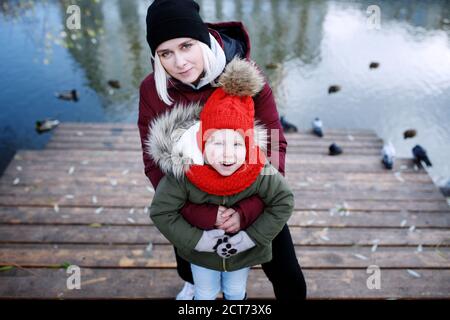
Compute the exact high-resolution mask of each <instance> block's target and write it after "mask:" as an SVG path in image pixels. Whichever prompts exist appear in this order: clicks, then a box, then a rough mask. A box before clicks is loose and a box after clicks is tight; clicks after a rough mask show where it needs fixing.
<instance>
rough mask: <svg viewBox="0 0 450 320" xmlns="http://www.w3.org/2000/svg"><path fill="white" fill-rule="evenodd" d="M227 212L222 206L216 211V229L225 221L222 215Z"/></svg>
mask: <svg viewBox="0 0 450 320" xmlns="http://www.w3.org/2000/svg"><path fill="white" fill-rule="evenodd" d="M225 210H227V208H226V207H224V206H219V209H218V210H217V218H216V227H217V226H220V225H221V224H222V223H224V222H225V221H226V220H227V219H228V218H227V219H225V218H224V217H222V214H223V213H224V212H225Z"/></svg>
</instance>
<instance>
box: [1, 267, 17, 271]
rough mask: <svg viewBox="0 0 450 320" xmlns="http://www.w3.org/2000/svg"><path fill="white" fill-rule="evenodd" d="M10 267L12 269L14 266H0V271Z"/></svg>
mask: <svg viewBox="0 0 450 320" xmlns="http://www.w3.org/2000/svg"><path fill="white" fill-rule="evenodd" d="M11 269H14V266H3V267H0V272H1V271H8V270H11Z"/></svg>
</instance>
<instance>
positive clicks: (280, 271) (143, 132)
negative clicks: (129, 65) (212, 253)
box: [138, 0, 306, 300]
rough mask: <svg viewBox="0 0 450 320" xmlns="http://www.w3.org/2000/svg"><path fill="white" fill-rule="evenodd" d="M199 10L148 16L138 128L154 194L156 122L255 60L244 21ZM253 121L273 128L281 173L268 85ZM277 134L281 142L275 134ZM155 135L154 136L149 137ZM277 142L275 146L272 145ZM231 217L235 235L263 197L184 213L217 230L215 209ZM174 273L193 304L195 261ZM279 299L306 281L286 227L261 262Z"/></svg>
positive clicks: (178, 7) (191, 7) (163, 6)
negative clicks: (205, 16) (219, 19)
mask: <svg viewBox="0 0 450 320" xmlns="http://www.w3.org/2000/svg"><path fill="white" fill-rule="evenodd" d="M199 9H200V8H199V6H198V4H197V3H196V2H194V1H192V0H156V1H154V2H153V3H152V5H150V7H149V8H148V11H147V19H146V22H147V42H148V44H149V46H150V49H151V53H152V58H153V69H154V72H153V73H151V74H150V75H149V76H147V77H146V78H145V79H144V81H142V83H141V87H140V101H139V119H138V127H139V132H140V136H141V142H142V149H143V159H144V166H145V174H146V175H147V177H148V178H149V179H150V182H151V183H152V185H153V187H154V188H155V189H157V186H158V184H159V181H160V180H161V178H162V177H163V176H164V174H163V173H162V171H161V170H160V169H159V167H158V166H157V165H156V164H155V163H154V162H153V160H152V159H151V157H150V156H149V155H148V153H147V152H145V148H146V145H145V141H146V139H147V137H148V134H149V125H150V123H151V122H152V120H153V119H155V118H156V117H159V116H161V115H162V114H164V113H165V112H166V111H167V110H168V109H170V108H171V106H173V105H174V104H175V103H176V104H186V105H188V104H189V103H190V102H199V103H202V104H203V103H205V101H206V100H207V98H208V97H209V96H210V95H211V93H212V92H213V91H214V89H215V87H214V86H213V85H212V84H213V83H214V80H216V79H217V78H218V77H219V76H220V75H221V73H222V72H223V71H224V68H225V66H226V64H227V63H228V62H230V61H231V60H232V59H233V58H234V57H235V56H240V57H242V58H246V59H250V40H249V37H248V33H247V31H246V30H245V28H244V26H243V25H242V23H240V22H225V23H217V24H205V23H204V22H203V21H202V19H201V17H200V15H199ZM254 106H255V120H258V121H260V122H261V123H263V124H264V126H265V127H266V128H267V129H268V137H269V140H268V144H267V146H268V147H267V149H268V154H267V156H268V157H269V159H270V160H271V163H272V164H273V165H274V166H275V167H276V168H277V169H278V170H279V172H280V173H281V174H282V175H284V164H285V154H286V147H287V142H286V139H285V137H284V135H283V131H282V128H281V124H280V122H279V116H278V112H277V109H276V105H275V100H274V97H273V95H272V90H271V89H270V87H269V85H268V83H267V82H266V83H265V84H264V87H263V89H262V90H261V92H260V93H259V94H257V95H256V96H255V97H254ZM274 130H277V133H278V139H277V141H272V140H271V137H272V136H271V132H273V131H274ZM150 134H151V133H150ZM272 144H273V146H272ZM219 210H220V212H222V215H224V216H228V217H229V219H228V220H227V221H225V222H224V223H222V224H221V228H222V229H223V230H224V231H226V232H236V231H237V230H239V229H240V228H243V227H244V226H248V225H250V224H251V223H252V222H253V221H254V220H255V219H256V218H257V217H258V216H259V214H260V213H261V212H262V211H263V210H264V203H263V201H262V200H261V199H260V198H259V196H257V195H255V196H251V197H248V198H246V199H243V200H241V201H239V202H238V203H236V204H235V205H233V207H232V208H223V207H222V206H218V205H213V204H208V203H205V204H201V205H199V204H194V203H190V202H187V203H186V204H185V205H184V207H183V208H182V209H181V214H182V215H183V217H184V218H185V219H186V220H187V221H188V222H189V223H191V224H192V225H195V226H197V227H199V228H202V229H212V228H213V227H214V225H215V224H216V218H217V216H218V212H219ZM175 256H176V261H177V270H178V273H179V275H180V277H181V278H182V279H183V280H184V281H186V284H185V286H184V287H183V290H182V291H181V292H180V293H179V294H178V296H177V299H180V300H181V299H188V300H190V299H192V297H193V294H194V290H193V279H192V272H191V268H190V264H189V263H188V262H187V261H185V260H184V259H182V258H181V257H180V256H178V254H177V252H176V249H175ZM262 268H263V270H264V272H265V274H266V275H267V277H268V278H269V280H270V281H271V283H272V285H273V288H274V293H275V296H276V298H277V299H278V300H299V299H304V298H305V297H306V283H305V279H304V277H303V274H302V271H301V268H300V265H299V264H298V260H297V257H296V255H295V250H294V245H293V242H292V238H291V235H290V232H289V228H288V226H287V225H285V226H284V227H283V229H282V230H281V232H280V233H279V234H278V235H277V236H276V237H275V239H274V240H273V242H272V260H271V261H269V262H267V263H264V264H262Z"/></svg>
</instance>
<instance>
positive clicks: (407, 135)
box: [403, 129, 417, 139]
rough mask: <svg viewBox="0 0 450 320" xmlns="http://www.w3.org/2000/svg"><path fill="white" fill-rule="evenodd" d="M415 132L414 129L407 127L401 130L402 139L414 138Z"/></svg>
mask: <svg viewBox="0 0 450 320" xmlns="http://www.w3.org/2000/svg"><path fill="white" fill-rule="evenodd" d="M416 134H417V131H416V130H415V129H408V130H406V131H405V132H403V138H404V139H408V138H414V137H415V136H416Z"/></svg>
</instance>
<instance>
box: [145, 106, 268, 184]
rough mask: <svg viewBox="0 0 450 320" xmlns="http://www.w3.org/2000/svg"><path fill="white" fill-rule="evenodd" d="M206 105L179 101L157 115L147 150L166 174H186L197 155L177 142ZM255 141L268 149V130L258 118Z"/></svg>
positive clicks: (194, 122) (263, 148)
mask: <svg viewBox="0 0 450 320" xmlns="http://www.w3.org/2000/svg"><path fill="white" fill-rule="evenodd" d="M201 110H202V106H201V105H199V104H191V105H188V106H184V105H176V106H174V107H173V108H172V109H170V110H169V111H168V112H166V113H164V114H162V115H161V116H159V117H158V118H156V119H155V120H154V121H153V122H152V123H151V124H150V127H151V128H150V130H149V135H148V137H147V140H146V150H145V152H147V153H148V154H149V155H150V157H151V158H152V159H153V161H154V162H155V163H156V164H157V165H158V166H159V168H160V169H161V171H162V172H163V173H164V174H172V175H174V176H175V177H176V178H177V179H181V178H183V177H184V175H185V172H186V171H188V170H189V167H190V165H191V164H193V159H191V157H189V156H187V155H186V154H185V153H184V152H183V151H182V150H178V151H176V150H175V145H176V144H177V142H178V141H179V140H180V139H181V137H182V136H183V134H184V133H185V132H186V131H187V130H188V129H189V128H191V127H192V126H193V125H195V124H196V123H197V122H198V121H199V115H200V111H201ZM254 133H255V144H256V145H257V146H259V147H260V148H261V150H262V151H263V152H264V153H265V152H266V150H267V130H266V128H265V127H264V126H263V125H262V124H260V123H259V122H257V121H256V122H255V128H254Z"/></svg>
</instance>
